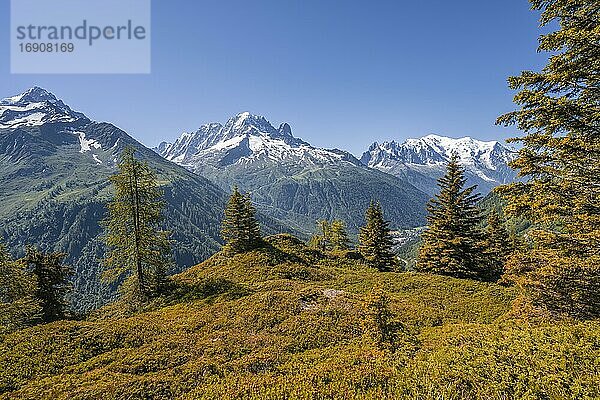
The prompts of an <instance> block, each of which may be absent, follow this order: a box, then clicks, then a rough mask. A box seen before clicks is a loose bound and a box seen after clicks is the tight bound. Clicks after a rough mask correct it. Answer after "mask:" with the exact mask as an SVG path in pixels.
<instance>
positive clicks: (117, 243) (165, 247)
mask: <svg viewBox="0 0 600 400" xmlns="http://www.w3.org/2000/svg"><path fill="white" fill-rule="evenodd" d="M118 168H119V172H118V173H117V174H115V175H113V176H111V177H110V181H111V182H112V184H113V186H114V189H115V194H114V197H113V199H112V200H111V201H110V202H109V204H108V216H107V219H106V220H105V221H104V227H105V236H104V239H105V243H106V245H107V246H108V252H107V256H106V259H105V265H106V267H107V269H106V271H105V277H106V278H107V279H108V280H110V281H116V280H119V279H121V278H123V277H124V276H126V275H131V276H133V279H134V280H135V282H134V288H135V291H136V293H137V294H139V295H140V297H141V299H142V300H147V299H150V298H152V297H156V296H158V295H159V294H161V293H162V292H163V291H164V289H165V285H166V274H167V271H168V268H169V266H170V265H171V264H172V258H171V243H170V241H169V235H170V233H169V232H167V231H165V230H162V229H161V222H162V221H163V216H162V212H163V209H164V207H165V202H164V201H163V193H162V191H161V190H160V188H159V185H158V182H157V178H156V176H155V174H154V172H153V171H152V170H151V169H150V168H149V167H148V164H147V163H145V162H142V161H140V160H138V159H136V157H135V149H133V148H131V147H127V148H126V149H125V150H124V151H123V154H122V155H121V160H120V162H119V164H118Z"/></svg>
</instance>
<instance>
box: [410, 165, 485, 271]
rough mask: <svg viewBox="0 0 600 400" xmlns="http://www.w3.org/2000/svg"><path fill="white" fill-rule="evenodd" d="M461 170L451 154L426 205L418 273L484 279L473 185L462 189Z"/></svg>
mask: <svg viewBox="0 0 600 400" xmlns="http://www.w3.org/2000/svg"><path fill="white" fill-rule="evenodd" d="M465 183H466V179H465V177H464V170H463V168H462V167H461V166H460V164H459V163H458V156H457V155H456V154H453V155H452V158H451V159H450V161H449V162H448V166H447V171H446V174H445V175H444V176H443V177H442V178H440V179H439V180H438V186H439V188H440V191H439V193H438V194H436V195H435V197H434V198H433V199H431V200H430V201H429V204H428V205H427V211H428V212H429V216H428V217H427V221H428V226H427V229H426V230H425V231H424V232H423V235H422V240H423V244H422V245H421V248H420V249H419V257H418V260H417V265H416V268H417V270H419V271H421V272H429V273H434V274H440V275H448V276H453V277H456V278H471V279H484V277H485V273H484V271H483V268H484V265H482V264H483V258H482V256H481V250H482V249H481V246H480V244H481V240H482V233H481V230H480V229H479V224H480V222H481V220H482V217H481V215H480V211H479V209H478V208H477V203H478V202H479V200H480V199H481V196H480V195H479V194H477V193H475V194H474V193H473V192H474V191H475V188H476V187H475V186H471V187H467V188H465V187H464V186H465Z"/></svg>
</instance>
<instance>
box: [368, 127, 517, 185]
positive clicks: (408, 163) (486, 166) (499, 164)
mask: <svg viewBox="0 0 600 400" xmlns="http://www.w3.org/2000/svg"><path fill="white" fill-rule="evenodd" d="M452 154H456V155H457V156H458V158H459V162H460V163H461V164H462V165H463V167H464V168H465V177H466V178H467V184H468V185H477V186H478V191H479V192H481V193H483V194H487V193H488V192H489V191H490V190H491V189H493V188H494V187H496V186H498V185H501V184H505V183H509V182H513V181H514V180H515V179H516V178H517V176H516V172H515V170H513V169H512V168H510V167H509V166H508V164H509V163H510V162H511V161H512V160H514V158H515V156H516V152H515V150H513V149H511V148H508V147H506V146H504V145H502V144H501V143H500V142H497V141H489V142H484V141H481V140H476V139H472V138H470V137H464V138H460V139H452V138H448V137H444V136H438V135H427V136H424V137H422V138H419V139H407V140H406V141H404V142H403V143H398V142H395V141H391V142H383V143H381V144H379V143H373V144H372V145H371V146H370V147H369V149H368V150H367V151H366V152H365V153H364V154H363V155H362V157H361V159H360V160H361V162H362V163H363V164H365V165H368V166H369V167H371V168H376V169H378V170H380V171H383V172H387V173H389V174H392V175H395V176H398V177H404V178H406V179H407V180H408V181H409V182H410V183H412V184H413V185H414V186H416V187H417V188H419V189H421V190H423V191H424V192H426V193H428V194H430V195H432V194H434V193H436V191H437V183H436V182H437V179H438V178H440V177H441V176H442V175H443V174H444V172H445V170H446V164H447V163H448V160H449V159H450V157H451V156H452Z"/></svg>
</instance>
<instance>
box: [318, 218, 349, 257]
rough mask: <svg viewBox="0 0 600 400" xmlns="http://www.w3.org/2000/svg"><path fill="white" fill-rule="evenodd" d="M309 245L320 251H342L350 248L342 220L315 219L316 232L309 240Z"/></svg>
mask: <svg viewBox="0 0 600 400" xmlns="http://www.w3.org/2000/svg"><path fill="white" fill-rule="evenodd" d="M309 246H310V247H312V248H315V249H319V250H321V251H344V250H348V249H350V239H349V237H348V231H347V229H346V224H345V223H344V221H342V220H339V219H336V220H333V221H332V222H329V221H327V220H319V221H317V233H316V234H314V235H313V236H312V237H311V238H310V241H309Z"/></svg>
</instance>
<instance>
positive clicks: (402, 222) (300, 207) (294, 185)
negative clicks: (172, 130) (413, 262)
mask: <svg viewBox="0 0 600 400" xmlns="http://www.w3.org/2000/svg"><path fill="white" fill-rule="evenodd" d="M155 151H156V152H157V153H158V154H160V155H162V156H163V157H165V158H166V159H167V160H170V161H173V162H175V163H177V164H179V165H181V166H183V167H185V168H187V169H189V170H190V171H193V172H195V173H197V174H199V175H202V176H205V177H207V178H208V179H209V180H211V181H212V182H215V183H216V184H217V185H219V186H220V187H221V188H222V189H224V190H229V189H230V188H231V186H232V185H238V186H240V187H241V188H242V189H244V190H248V191H251V192H252V194H253V196H254V198H255V200H256V201H257V203H258V205H259V207H260V208H261V209H263V210H265V211H266V212H269V213H270V214H271V215H275V216H276V217H277V218H279V219H281V220H283V221H284V222H285V223H286V224H289V225H292V226H294V227H295V228H296V229H299V230H301V231H307V230H310V229H312V226H313V224H314V221H315V220H316V219H319V218H328V219H332V218H341V219H343V220H345V221H346V222H348V224H349V226H350V228H351V229H353V230H356V229H357V227H358V226H360V224H361V223H362V210H364V208H365V207H366V206H367V204H368V202H369V201H370V199H375V200H379V201H381V202H382V203H383V206H384V210H385V211H386V214H387V215H388V218H390V219H391V221H392V223H393V224H394V225H395V226H396V227H414V226H417V225H419V224H423V222H424V208H423V204H424V203H425V202H426V201H427V199H428V198H429V197H431V196H432V195H433V194H434V193H435V192H436V191H437V179H438V178H439V177H441V176H442V175H443V173H444V171H445V166H446V163H447V162H448V160H449V159H450V157H451V155H452V154H453V153H456V154H457V155H458V156H459V159H460V162H461V164H462V165H463V166H464V167H465V170H466V178H467V180H468V183H469V184H470V185H478V190H479V191H480V192H482V193H483V194H487V193H488V192H489V191H490V190H491V189H492V188H494V187H495V186H498V185H500V184H503V183H507V182H511V181H513V180H514V179H515V178H516V175H515V173H514V171H513V170H512V169H511V168H510V167H509V166H508V163H509V162H510V161H511V160H512V159H513V158H514V155H515V152H514V150H512V149H510V148H508V147H506V146H504V145H502V144H501V143H499V142H497V141H492V142H484V141H479V140H475V139H472V138H468V137H466V138H462V139H451V138H446V137H442V136H437V135H428V136H425V137H423V138H419V139H408V140H406V141H405V142H403V143H398V142H394V141H392V142H384V143H382V144H378V143H374V144H373V145H371V146H370V147H369V149H368V150H367V151H366V152H365V153H364V154H363V155H362V157H361V158H360V159H358V158H357V157H355V156H354V155H352V154H350V153H349V152H347V151H343V150H339V149H322V148H317V147H314V146H312V145H310V144H309V143H307V142H305V141H304V140H302V139H299V138H296V137H294V136H293V135H292V129H291V127H290V125H289V124H287V123H282V124H280V125H279V127H278V128H275V126H274V125H272V124H271V123H270V122H269V121H267V120H266V119H265V118H264V117H263V116H260V115H253V114H251V113H248V112H243V113H240V114H238V115H236V116H234V117H232V118H230V119H229V120H228V121H227V122H226V123H225V124H221V123H209V124H205V125H202V126H201V127H200V129H198V130H197V131H195V132H190V133H188V132H186V133H183V134H182V135H181V136H180V137H179V138H178V139H177V140H175V141H174V142H173V143H169V142H163V143H161V144H160V145H159V146H158V147H156V148H155ZM380 172H383V173H384V174H381V173H380ZM348 202H350V203H352V204H348Z"/></svg>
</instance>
